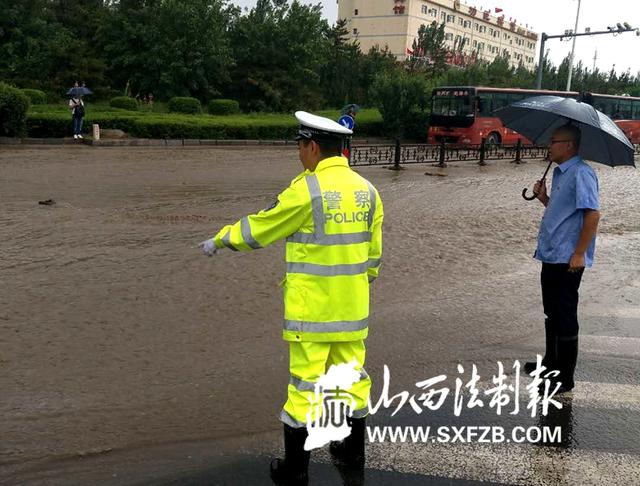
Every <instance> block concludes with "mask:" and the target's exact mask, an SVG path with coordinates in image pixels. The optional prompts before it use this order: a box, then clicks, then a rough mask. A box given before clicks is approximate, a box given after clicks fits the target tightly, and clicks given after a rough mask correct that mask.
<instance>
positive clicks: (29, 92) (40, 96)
mask: <svg viewBox="0 0 640 486" xmlns="http://www.w3.org/2000/svg"><path fill="white" fill-rule="evenodd" d="M20 91H22V93H23V94H24V95H25V96H26V97H27V98H29V101H30V102H31V104H32V105H45V104H47V94H46V93H45V92H44V91H40V90H39V89H28V88H25V89H21V90H20Z"/></svg>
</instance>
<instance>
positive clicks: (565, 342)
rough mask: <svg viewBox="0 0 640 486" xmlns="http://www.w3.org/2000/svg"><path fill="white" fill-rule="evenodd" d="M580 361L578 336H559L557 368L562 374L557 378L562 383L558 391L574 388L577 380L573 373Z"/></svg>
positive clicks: (562, 391)
mask: <svg viewBox="0 0 640 486" xmlns="http://www.w3.org/2000/svg"><path fill="white" fill-rule="evenodd" d="M577 362H578V336H575V337H571V338H562V337H559V338H558V361H557V369H558V371H560V375H559V376H558V378H557V379H556V381H559V382H560V383H562V385H561V386H560V389H559V390H558V393H565V392H568V391H571V390H573V387H574V386H575V382H574V381H573V373H574V372H575V370H576V363H577Z"/></svg>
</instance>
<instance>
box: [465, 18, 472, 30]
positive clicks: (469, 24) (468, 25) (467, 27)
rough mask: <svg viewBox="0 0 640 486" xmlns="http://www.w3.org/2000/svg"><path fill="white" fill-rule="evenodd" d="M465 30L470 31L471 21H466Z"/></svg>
mask: <svg viewBox="0 0 640 486" xmlns="http://www.w3.org/2000/svg"><path fill="white" fill-rule="evenodd" d="M464 28H465V29H470V28H471V20H465V21H464Z"/></svg>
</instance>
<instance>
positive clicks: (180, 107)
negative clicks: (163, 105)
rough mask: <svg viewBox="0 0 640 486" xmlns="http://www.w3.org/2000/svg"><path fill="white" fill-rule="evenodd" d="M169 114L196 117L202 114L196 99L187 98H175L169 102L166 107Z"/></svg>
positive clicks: (200, 106)
mask: <svg viewBox="0 0 640 486" xmlns="http://www.w3.org/2000/svg"><path fill="white" fill-rule="evenodd" d="M167 106H168V108H169V111H170V112H173V113H186V114H189V115H196V114H198V113H201V112H202V105H201V104H200V101H199V100H197V99H196V98H189V97H188V96H176V97H174V98H171V99H170V100H169V104H168V105H167Z"/></svg>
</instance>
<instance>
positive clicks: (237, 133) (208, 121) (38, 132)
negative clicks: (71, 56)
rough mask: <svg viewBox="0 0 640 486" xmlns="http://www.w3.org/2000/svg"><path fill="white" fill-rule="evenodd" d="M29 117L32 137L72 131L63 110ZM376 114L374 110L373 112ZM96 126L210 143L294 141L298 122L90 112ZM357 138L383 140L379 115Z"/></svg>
mask: <svg viewBox="0 0 640 486" xmlns="http://www.w3.org/2000/svg"><path fill="white" fill-rule="evenodd" d="M40 107H42V105H39V107H38V108H37V109H36V108H35V107H34V109H33V110H32V111H31V112H30V113H29V116H28V128H29V134H30V136H32V137H57V138H59V137H63V136H65V135H67V134H68V133H69V131H70V129H71V116H70V115H69V114H68V112H67V110H66V109H64V107H62V106H59V107H58V106H53V105H51V106H49V105H47V106H44V107H43V108H40ZM370 111H373V110H370ZM335 115H337V112H336V114H332V115H331V117H332V118H336V116H335ZM93 123H97V124H98V125H100V127H101V128H117V129H120V130H123V131H124V132H126V133H127V134H128V135H129V136H131V137H134V138H157V139H162V138H172V139H210V140H224V139H237V140H292V139H293V137H294V136H295V133H296V131H297V122H296V120H295V118H293V117H292V116H291V115H289V114H280V115H231V116H217V117H214V116H209V115H200V116H194V115H181V114H165V113H149V112H143V111H138V112H126V111H118V110H113V111H105V110H100V109H98V108H96V109H92V110H91V111H90V112H88V114H87V116H86V118H85V125H86V126H90V125H91V124H93ZM356 123H357V124H356V138H362V137H366V136H384V132H383V127H382V121H381V118H380V114H379V113H377V112H373V113H371V115H369V114H362V116H360V115H359V116H358V119H357V121H356Z"/></svg>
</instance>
